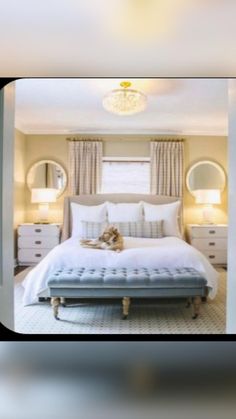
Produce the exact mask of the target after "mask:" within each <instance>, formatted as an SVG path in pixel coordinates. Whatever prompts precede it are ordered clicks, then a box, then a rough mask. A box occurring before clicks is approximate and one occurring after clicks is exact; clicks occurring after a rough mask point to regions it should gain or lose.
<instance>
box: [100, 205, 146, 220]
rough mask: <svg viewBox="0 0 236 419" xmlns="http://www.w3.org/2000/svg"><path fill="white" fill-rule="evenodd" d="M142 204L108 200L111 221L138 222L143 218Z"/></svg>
mask: <svg viewBox="0 0 236 419" xmlns="http://www.w3.org/2000/svg"><path fill="white" fill-rule="evenodd" d="M142 210H143V208H142V204H141V202H139V203H137V204H133V203H132V204H129V203H121V204H114V203H112V202H107V213H108V222H109V223H112V224H113V223H120V222H131V221H132V222H136V221H141V220H142Z"/></svg>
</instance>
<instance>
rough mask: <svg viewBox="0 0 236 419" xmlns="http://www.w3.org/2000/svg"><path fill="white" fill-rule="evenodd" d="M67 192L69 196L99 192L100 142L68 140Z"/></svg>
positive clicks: (100, 176) (100, 171) (100, 168)
mask: <svg viewBox="0 0 236 419" xmlns="http://www.w3.org/2000/svg"><path fill="white" fill-rule="evenodd" d="M68 144H69V191H70V194H71V195H81V194H96V193H98V192H100V188H101V178H102V141H100V140H91V141H90V140H76V139H69V141H68Z"/></svg>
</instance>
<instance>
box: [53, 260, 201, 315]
mask: <svg viewBox="0 0 236 419" xmlns="http://www.w3.org/2000/svg"><path fill="white" fill-rule="evenodd" d="M206 283H207V281H206V279H205V278H204V276H203V275H202V274H201V273H199V272H198V271H197V270H195V269H193V268H178V269H168V268H162V269H148V268H139V269H127V268H114V269H112V268H98V269H88V268H84V267H79V268H73V269H68V268H63V269H58V270H56V271H54V272H53V273H52V274H51V275H50V277H49V278H48V282H47V284H48V288H49V295H50V297H51V304H52V307H53V312H54V317H55V318H56V319H57V320H58V319H59V318H58V310H59V305H60V302H61V301H62V300H64V299H65V298H91V297H92V298H94V297H95V298H106V297H107V298H119V297H120V298H122V302H123V319H126V318H127V316H128V314H129V305H130V298H132V297H141V298H146V297H148V298H153V297H154V298H157V297H182V298H183V297H185V298H188V299H189V301H190V300H191V301H192V302H193V308H194V314H193V318H194V319H196V318H197V317H198V315H199V309H200V303H201V297H204V296H206V295H207V287H206Z"/></svg>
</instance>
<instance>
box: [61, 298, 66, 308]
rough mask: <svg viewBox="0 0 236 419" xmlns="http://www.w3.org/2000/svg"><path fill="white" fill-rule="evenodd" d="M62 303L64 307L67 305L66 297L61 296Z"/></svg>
mask: <svg viewBox="0 0 236 419" xmlns="http://www.w3.org/2000/svg"><path fill="white" fill-rule="evenodd" d="M60 303H61V305H62V306H63V307H65V306H66V299H65V297H61V298H60Z"/></svg>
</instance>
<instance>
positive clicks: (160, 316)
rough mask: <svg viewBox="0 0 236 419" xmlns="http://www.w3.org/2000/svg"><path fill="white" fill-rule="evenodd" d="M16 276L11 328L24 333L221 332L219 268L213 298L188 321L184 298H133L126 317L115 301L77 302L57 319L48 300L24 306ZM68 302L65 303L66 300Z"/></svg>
mask: <svg viewBox="0 0 236 419" xmlns="http://www.w3.org/2000/svg"><path fill="white" fill-rule="evenodd" d="M29 269H31V268H28V269H26V270H21V272H20V273H18V274H17V275H16V285H15V330H16V332H18V333H24V334H109V335H112V334H177V333H180V334H224V333H225V322H226V320H225V319H226V312H225V303H226V275H227V273H226V271H225V270H224V269H220V270H219V271H220V280H219V290H218V294H217V297H216V298H215V299H214V300H213V301H211V300H209V299H208V301H207V302H206V303H203V304H202V309H201V316H200V317H199V318H198V319H197V320H192V318H191V309H187V308H186V307H185V305H186V304H185V300H174V301H173V300H168V301H167V300H156V301H153V300H148V301H140V300H138V301H137V300H134V301H132V304H131V309H130V316H129V318H128V319H127V320H126V321H124V320H122V319H121V303H120V302H119V301H114V300H109V301H93V302H88V301H86V302H83V303H81V302H78V303H77V304H75V303H73V304H69V305H68V306H67V307H65V308H63V307H61V308H60V319H61V320H60V321H56V320H55V319H54V317H53V315H52V309H51V307H50V302H49V301H48V302H41V303H39V304H37V305H32V306H27V307H24V306H23V305H22V302H21V301H22V295H23V287H22V285H21V282H22V280H23V279H24V277H25V276H26V274H27V272H28V271H29ZM68 303H69V302H68Z"/></svg>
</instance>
